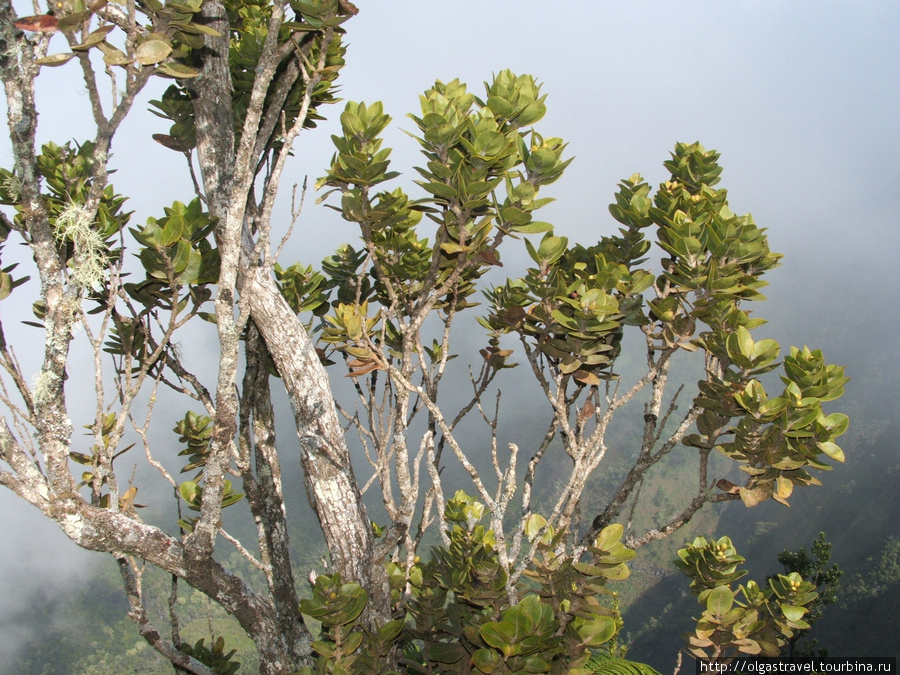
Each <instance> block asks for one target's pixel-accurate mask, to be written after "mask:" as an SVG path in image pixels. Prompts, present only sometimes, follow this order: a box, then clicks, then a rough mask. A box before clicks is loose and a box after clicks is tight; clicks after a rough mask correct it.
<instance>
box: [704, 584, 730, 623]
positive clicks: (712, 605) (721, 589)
mask: <svg viewBox="0 0 900 675" xmlns="http://www.w3.org/2000/svg"><path fill="white" fill-rule="evenodd" d="M733 605H734V593H733V592H732V590H731V589H730V588H728V586H716V588H714V589H713V590H712V592H711V593H710V594H709V596H708V597H707V598H706V607H707V609H709V611H710V612H712V613H713V614H715V615H716V616H722V615H724V614H725V613H726V612H728V610H730V609H731V608H732V606H733Z"/></svg>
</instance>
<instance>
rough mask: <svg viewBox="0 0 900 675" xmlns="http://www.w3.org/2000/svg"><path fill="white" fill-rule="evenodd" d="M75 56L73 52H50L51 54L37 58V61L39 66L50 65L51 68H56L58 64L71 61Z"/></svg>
mask: <svg viewBox="0 0 900 675" xmlns="http://www.w3.org/2000/svg"><path fill="white" fill-rule="evenodd" d="M74 57H75V54H72V53H71V52H70V53H68V54H50V55H49V56H44V57H42V58H40V59H35V61H34V62H35V63H36V64H38V65H39V66H50V67H51V68H55V67H57V66H61V65H64V64H66V63H68V62H69V61H71V60H72V59H73V58H74Z"/></svg>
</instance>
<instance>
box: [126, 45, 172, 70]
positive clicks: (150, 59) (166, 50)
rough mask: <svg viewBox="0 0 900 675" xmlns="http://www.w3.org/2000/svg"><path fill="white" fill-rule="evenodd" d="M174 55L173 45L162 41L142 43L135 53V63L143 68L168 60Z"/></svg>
mask: <svg viewBox="0 0 900 675" xmlns="http://www.w3.org/2000/svg"><path fill="white" fill-rule="evenodd" d="M171 53H172V45H170V44H168V43H166V42H163V41H162V40H147V41H146V42H142V43H141V44H140V45H139V46H138V48H137V50H136V51H135V53H134V56H135V61H137V62H138V63H140V64H141V65H142V66H152V65H153V64H155V63H159V62H160V61H163V60H164V59H166V58H167V57H168V56H169V54H171Z"/></svg>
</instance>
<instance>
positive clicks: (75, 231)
mask: <svg viewBox="0 0 900 675" xmlns="http://www.w3.org/2000/svg"><path fill="white" fill-rule="evenodd" d="M92 215H93V214H92V213H91V212H90V211H88V209H86V208H85V207H84V206H83V205H81V204H72V203H69V204H68V205H66V208H64V209H63V210H62V211H61V212H60V213H59V215H58V216H57V217H56V223H55V226H56V236H57V237H58V238H60V239H63V238H65V239H68V240H69V241H71V242H72V243H73V244H74V246H75V255H74V257H73V258H72V259H71V260H70V261H69V269H71V271H72V277H73V279H74V280H75V281H76V282H77V283H78V284H80V285H81V286H84V287H87V288H93V287H95V286H97V285H99V284H100V283H101V282H102V281H103V275H104V273H105V272H106V268H107V263H108V259H107V256H106V243H105V242H104V241H103V237H101V236H100V233H99V232H97V230H95V229H94V228H93V227H91V225H92V222H91V221H92Z"/></svg>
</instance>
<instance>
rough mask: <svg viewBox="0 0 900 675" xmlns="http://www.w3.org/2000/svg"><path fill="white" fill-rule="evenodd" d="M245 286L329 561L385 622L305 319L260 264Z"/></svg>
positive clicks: (385, 592)
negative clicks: (287, 405) (280, 384)
mask: <svg viewBox="0 0 900 675" xmlns="http://www.w3.org/2000/svg"><path fill="white" fill-rule="evenodd" d="M242 292H243V294H244V295H246V296H247V297H249V302H250V313H251V315H252V316H253V320H254V322H255V323H256V325H257V326H258V327H259V331H260V333H261V334H262V336H263V339H264V340H265V342H266V346H267V348H268V350H269V353H270V354H271V356H272V360H273V361H274V363H275V366H276V368H278V372H279V374H280V375H281V378H282V380H283V381H284V385H285V388H286V390H287V392H288V397H289V399H290V402H291V407H292V409H293V411H294V421H295V423H296V426H297V438H298V441H299V444H300V461H301V463H302V465H303V469H304V472H305V479H306V484H307V488H308V489H307V493H308V495H309V498H310V503H311V505H312V507H313V509H314V510H315V512H316V515H317V516H318V519H319V522H320V524H321V526H322V531H323V532H324V534H325V539H326V542H327V544H328V548H329V551H330V552H331V558H332V564H333V566H334V569H335V571H337V572H340V573H341V576H342V577H343V578H344V579H345V580H353V581H356V582H358V583H359V584H360V585H362V586H363V588H365V589H366V590H367V591H368V593H369V605H368V607H367V612H368V619H369V622H370V623H372V624H378V623H384V622H385V621H388V620H390V591H389V588H388V584H387V574H386V573H385V571H384V567H383V565H382V562H381V561H380V560H378V559H377V556H376V548H375V543H374V537H373V534H372V527H371V522H370V521H369V517H368V515H367V513H366V507H365V504H364V503H363V501H362V495H361V494H360V490H359V485H358V484H357V481H356V477H355V476H354V474H353V469H352V466H351V464H350V452H349V450H348V448H347V443H346V439H345V438H344V432H343V429H341V426H340V422H339V420H338V415H337V409H336V407H335V405H334V399H333V397H332V393H331V387H330V385H329V382H328V374H327V373H326V372H325V368H324V367H323V366H322V363H321V362H320V360H319V357H318V355H317V354H316V350H315V348H314V347H313V345H312V342H311V341H310V339H309V336H308V335H307V334H306V331H305V330H304V328H303V325H302V324H301V323H300V321H299V320H298V319H297V317H296V315H295V314H294V313H293V311H292V310H291V308H290V307H289V306H288V304H287V302H286V301H285V299H284V298H283V297H282V295H281V294H280V293H279V292H278V289H277V287H276V286H275V282H274V281H273V280H272V278H271V277H270V276H269V275H268V274H266V272H265V271H264V270H263V269H262V268H252V269H250V270H248V273H247V276H246V278H245V280H244V286H243V291H242Z"/></svg>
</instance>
